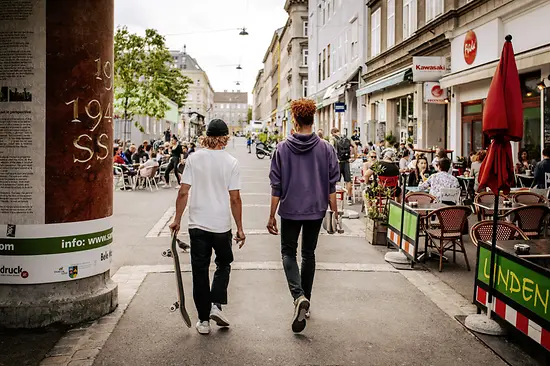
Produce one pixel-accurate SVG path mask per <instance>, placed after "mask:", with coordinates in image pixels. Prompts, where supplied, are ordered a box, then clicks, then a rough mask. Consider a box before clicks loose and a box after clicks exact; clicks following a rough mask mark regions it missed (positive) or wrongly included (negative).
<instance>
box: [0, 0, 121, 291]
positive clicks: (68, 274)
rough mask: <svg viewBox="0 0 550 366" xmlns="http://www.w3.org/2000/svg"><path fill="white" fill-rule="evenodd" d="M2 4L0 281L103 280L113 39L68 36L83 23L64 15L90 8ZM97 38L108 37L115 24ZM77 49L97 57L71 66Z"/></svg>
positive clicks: (107, 255) (32, 0)
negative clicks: (84, 40)
mask: <svg viewBox="0 0 550 366" xmlns="http://www.w3.org/2000/svg"><path fill="white" fill-rule="evenodd" d="M101 1H103V0H101ZM2 4H3V5H2V6H3V8H2V11H0V141H2V143H1V144H0V284H40V283H51V282H62V281H73V280H78V279H81V278H85V277H90V276H94V275H97V274H101V273H104V272H106V271H108V270H109V269H110V263H111V257H112V250H111V243H112V241H113V233H112V225H111V222H110V216H111V215H112V161H111V159H109V157H110V156H111V152H110V150H111V149H110V146H112V124H111V118H110V113H111V112H110V110H112V107H111V106H112V98H113V93H112V78H111V76H112V57H113V51H112V40H111V41H110V43H109V42H107V43H102V44H98V45H94V42H95V39H90V43H89V44H86V43H85V42H83V41H82V40H83V39H85V37H84V36H85V34H83V33H79V32H78V31H75V32H73V33H71V32H67V31H66V30H67V29H71V28H69V27H72V26H75V24H73V22H74V23H76V22H77V19H81V18H79V17H78V16H76V15H77V14H67V12H71V11H72V12H77V11H78V12H81V11H83V12H88V14H91V13H92V12H91V11H90V10H91V9H70V8H71V7H67V8H69V9H68V10H66V9H60V8H63V7H59V5H55V2H52V1H49V2H47V1H46V0H13V1H10V2H2ZM74 29H75V30H76V29H78V27H75V28H74ZM102 32H103V35H104V37H108V36H109V34H110V37H111V39H112V36H113V29H112V26H111V27H110V28H109V27H107V29H106V30H103V31H101V32H99V33H102ZM95 43H97V42H95ZM90 45H92V46H90ZM80 47H82V48H84V49H89V51H90V54H93V56H91V57H90V59H80V60H77V59H76V57H80V58H82V57H86V56H83V54H82V53H79V52H78V51H79V50H78V49H77V48H80ZM76 55H78V56H76ZM61 58H62V59H61ZM49 65H51V66H50V67H48V66H49Z"/></svg>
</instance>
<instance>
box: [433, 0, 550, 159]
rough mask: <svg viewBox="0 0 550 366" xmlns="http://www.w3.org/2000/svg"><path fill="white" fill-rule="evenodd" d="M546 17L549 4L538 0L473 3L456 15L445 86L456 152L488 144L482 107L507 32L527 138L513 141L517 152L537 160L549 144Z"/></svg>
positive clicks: (549, 43) (549, 64)
mask: <svg viewBox="0 0 550 366" xmlns="http://www.w3.org/2000/svg"><path fill="white" fill-rule="evenodd" d="M459 10H460V9H459ZM548 19H550V2H548V1H537V0H525V1H502V0H501V1H496V0H490V1H472V2H471V3H469V4H465V5H464V11H460V12H459V13H458V14H457V18H456V27H455V28H454V29H453V31H452V33H451V34H449V39H450V42H451V73H450V74H448V75H446V76H445V77H444V78H442V80H441V86H442V87H444V88H449V93H450V95H451V98H450V110H449V132H450V133H449V140H450V141H449V142H450V147H451V149H453V150H455V151H456V153H457V154H458V155H463V156H467V155H468V154H470V153H471V152H475V151H477V150H480V149H483V148H486V147H487V146H488V144H489V139H488V138H486V137H485V136H484V135H483V133H482V116H483V109H484V103H485V99H486V98H487V93H488V90H489V86H490V83H491V79H492V77H493V75H494V73H495V70H496V65H497V63H498V60H499V58H500V54H501V51H502V47H503V44H504V39H505V36H506V35H511V36H512V45H513V47H514V52H515V54H516V64H517V68H518V71H519V74H520V85H521V89H522V95H523V118H524V136H523V140H522V141H521V142H519V143H513V147H512V148H513V150H514V152H515V154H514V155H515V156H516V155H517V152H518V151H519V150H522V149H525V150H526V151H527V152H528V154H529V159H535V160H537V161H538V160H540V159H541V149H542V148H544V147H550V88H549V87H550V80H549V78H550V76H549V75H550V33H549V32H547V31H543V30H542V28H544V27H545V26H544V24H546V22H547V21H548ZM541 27H542V28H541Z"/></svg>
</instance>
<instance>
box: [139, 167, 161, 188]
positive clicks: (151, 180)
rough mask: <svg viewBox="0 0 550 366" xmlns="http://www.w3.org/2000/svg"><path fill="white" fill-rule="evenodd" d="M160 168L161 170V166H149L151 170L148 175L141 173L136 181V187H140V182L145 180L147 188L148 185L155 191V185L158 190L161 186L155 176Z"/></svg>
mask: <svg viewBox="0 0 550 366" xmlns="http://www.w3.org/2000/svg"><path fill="white" fill-rule="evenodd" d="M158 170H159V167H158V166H154V167H151V168H149V171H148V172H147V174H146V175H141V174H139V176H138V179H137V181H136V188H137V187H138V185H139V183H140V182H144V187H145V189H147V187H149V189H150V190H151V192H153V186H155V188H156V189H157V191H158V189H159V187H158V185H157V181H156V180H155V177H156V175H157V172H158Z"/></svg>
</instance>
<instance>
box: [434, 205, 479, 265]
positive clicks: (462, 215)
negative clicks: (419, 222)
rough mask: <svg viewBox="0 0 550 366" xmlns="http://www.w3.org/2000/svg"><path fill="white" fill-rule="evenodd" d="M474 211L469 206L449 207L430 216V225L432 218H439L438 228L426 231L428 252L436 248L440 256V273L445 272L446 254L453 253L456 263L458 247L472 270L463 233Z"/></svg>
mask: <svg viewBox="0 0 550 366" xmlns="http://www.w3.org/2000/svg"><path fill="white" fill-rule="evenodd" d="M471 214H472V210H471V209H470V208H469V207H467V206H449V207H444V208H440V209H438V210H435V211H433V212H432V213H431V214H429V215H428V217H427V218H426V221H427V222H428V223H429V222H430V218H431V217H437V219H438V221H439V225H438V227H437V228H431V227H428V228H427V229H426V236H427V240H426V248H425V250H426V252H427V251H428V248H435V249H437V252H438V254H439V272H441V271H442V270H443V256H444V254H445V252H447V251H452V252H453V262H455V263H456V252H457V248H456V245H457V244H458V245H459V247H460V248H459V250H458V251H459V252H461V253H462V254H464V260H465V261H466V267H467V268H468V271H469V270H470V263H469V262H468V255H467V254H466V249H465V247H464V241H463V240H462V233H463V232H464V228H465V227H466V224H467V222H468V216H470V215H471Z"/></svg>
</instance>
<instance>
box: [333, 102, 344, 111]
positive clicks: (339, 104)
mask: <svg viewBox="0 0 550 366" xmlns="http://www.w3.org/2000/svg"><path fill="white" fill-rule="evenodd" d="M334 111H335V112H336V113H339V112H345V111H346V103H342V102H337V103H334Z"/></svg>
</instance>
